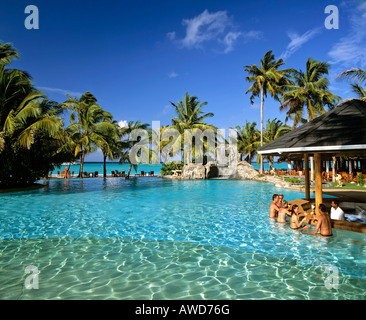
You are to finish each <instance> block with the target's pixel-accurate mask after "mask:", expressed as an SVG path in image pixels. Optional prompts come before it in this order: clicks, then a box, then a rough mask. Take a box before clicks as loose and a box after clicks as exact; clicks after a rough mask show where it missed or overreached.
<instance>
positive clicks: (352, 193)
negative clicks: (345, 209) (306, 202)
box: [323, 189, 366, 203]
mask: <svg viewBox="0 0 366 320" xmlns="http://www.w3.org/2000/svg"><path fill="white" fill-rule="evenodd" d="M323 194H327V195H329V196H335V197H339V198H341V199H342V200H344V201H347V200H348V201H352V202H363V203H366V191H361V190H360V191H357V190H339V189H338V190H337V189H327V190H324V189H323Z"/></svg>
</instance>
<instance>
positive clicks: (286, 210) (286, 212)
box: [269, 194, 333, 237]
mask: <svg viewBox="0 0 366 320" xmlns="http://www.w3.org/2000/svg"><path fill="white" fill-rule="evenodd" d="M283 197H284V196H283V194H274V195H273V196H272V200H273V202H272V203H271V206H270V209H269V217H270V218H272V219H277V222H278V223H287V222H288V221H287V220H286V217H287V216H288V217H290V219H289V220H290V221H289V222H290V228H291V229H295V230H309V229H310V226H309V225H308V224H306V223H305V219H306V217H304V218H303V219H302V220H301V221H300V219H299V210H300V208H299V206H298V205H296V204H294V205H292V206H291V208H290V206H289V204H288V202H287V201H286V200H284V199H283ZM318 209H319V213H320V215H319V216H318V217H317V218H315V220H316V225H315V228H314V231H312V232H306V233H307V234H312V235H321V236H323V237H330V236H332V235H333V234H332V225H331V219H330V216H329V214H328V213H327V212H326V206H325V205H324V204H320V205H319V207H318ZM318 231H320V233H318Z"/></svg>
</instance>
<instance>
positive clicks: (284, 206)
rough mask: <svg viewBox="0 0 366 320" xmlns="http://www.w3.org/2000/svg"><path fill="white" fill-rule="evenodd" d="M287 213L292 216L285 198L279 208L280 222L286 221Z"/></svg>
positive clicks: (278, 218) (278, 220) (278, 219)
mask: <svg viewBox="0 0 366 320" xmlns="http://www.w3.org/2000/svg"><path fill="white" fill-rule="evenodd" d="M286 215H288V216H291V212H290V211H289V210H288V202H287V201H286V200H283V201H282V203H281V207H280V208H279V210H278V217H277V222H278V223H286V222H287V221H286Z"/></svg>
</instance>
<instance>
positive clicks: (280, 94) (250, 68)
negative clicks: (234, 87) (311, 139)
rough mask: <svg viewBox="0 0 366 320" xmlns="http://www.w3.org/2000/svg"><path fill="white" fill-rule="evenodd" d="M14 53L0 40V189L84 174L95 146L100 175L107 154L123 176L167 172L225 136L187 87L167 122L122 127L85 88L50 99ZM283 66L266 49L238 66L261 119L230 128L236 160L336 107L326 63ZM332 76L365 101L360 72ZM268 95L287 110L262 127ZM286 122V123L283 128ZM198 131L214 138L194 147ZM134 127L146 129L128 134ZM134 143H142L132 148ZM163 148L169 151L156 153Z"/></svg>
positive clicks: (210, 153) (364, 75)
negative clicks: (142, 166) (149, 165)
mask: <svg viewBox="0 0 366 320" xmlns="http://www.w3.org/2000/svg"><path fill="white" fill-rule="evenodd" d="M17 58H19V53H18V52H17V51H16V50H15V49H14V48H13V47H12V45H11V44H9V43H4V44H2V43H1V42H0V162H1V164H2V166H1V169H0V188H10V187H18V186H26V185H30V184H32V183H34V182H35V181H37V180H39V179H40V178H42V177H47V175H48V173H49V172H50V171H53V170H54V169H55V167H60V166H61V164H62V163H65V162H66V163H70V162H74V161H80V170H79V177H80V178H82V177H83V166H84V162H85V157H86V156H87V155H88V154H90V153H92V152H95V151H96V150H97V149H100V150H101V151H102V154H103V162H104V166H103V175H104V177H106V162H107V159H109V160H111V161H115V160H119V163H120V164H125V163H128V164H129V170H128V173H127V178H128V177H129V176H130V174H131V169H132V168H134V169H135V170H136V171H137V165H138V163H139V161H140V160H141V159H142V158H145V159H143V160H144V161H146V160H148V161H150V162H151V161H153V162H154V163H160V161H163V162H164V165H163V168H162V171H161V173H162V174H171V173H172V170H179V169H182V167H183V165H184V164H188V163H195V162H197V161H201V160H202V159H203V161H205V162H207V161H208V159H210V157H214V156H215V154H214V153H215V148H216V147H217V145H218V143H219V140H224V141H225V137H222V136H220V131H219V130H218V129H217V128H216V127H215V126H214V125H213V124H212V123H210V122H209V120H210V118H212V117H213V116H214V114H213V113H212V112H207V111H206V110H204V108H206V106H207V105H208V102H207V101H204V102H201V101H200V100H199V98H198V97H197V96H194V95H190V94H189V93H188V92H187V93H186V94H185V95H184V96H183V99H182V100H179V101H177V102H171V101H169V102H170V105H171V107H172V108H173V110H174V116H173V117H172V119H171V124H167V125H161V127H160V128H159V130H153V129H152V128H150V126H149V125H148V124H146V123H142V122H141V121H139V120H137V121H129V122H128V124H127V126H125V127H120V126H119V125H118V123H117V121H116V120H115V119H113V115H112V114H111V113H110V112H107V111H106V110H104V109H103V107H102V106H100V105H99V103H98V100H97V98H96V97H95V96H94V95H93V94H92V93H91V92H89V91H87V92H85V93H84V94H83V95H81V97H70V96H67V100H65V101H64V102H62V103H58V102H56V101H50V100H49V99H48V98H47V97H46V95H45V94H44V93H42V92H41V91H40V90H37V88H35V87H34V86H33V83H32V78H31V76H30V75H29V74H28V73H27V72H25V71H22V70H18V69H13V68H11V63H12V61H13V60H14V59H17ZM283 65H285V62H284V61H283V60H282V59H275V56H274V54H273V53H272V50H269V51H267V52H266V53H265V55H264V57H263V59H261V60H260V64H259V65H258V66H257V65H255V64H251V65H245V66H244V71H245V72H246V74H247V76H246V78H245V79H246V81H248V82H249V83H250V86H249V88H248V89H247V91H246V93H250V94H251V95H250V99H249V100H250V103H252V104H253V103H254V99H255V98H257V97H259V98H260V110H261V111H260V113H261V116H260V119H261V122H260V128H259V130H258V129H257V123H256V122H248V121H247V120H245V119H244V120H245V123H244V120H243V122H242V125H237V126H235V127H234V128H232V129H234V130H235V131H236V133H237V147H238V152H239V153H240V154H241V157H242V158H241V159H242V160H246V161H248V162H250V163H251V162H252V161H253V158H254V157H256V156H257V151H258V148H259V147H260V146H262V145H264V144H266V143H269V142H271V141H274V140H275V139H277V138H278V137H280V136H282V135H283V134H285V133H287V132H289V131H290V130H291V129H294V128H295V127H297V126H299V125H301V124H302V123H305V122H308V121H310V120H312V119H314V118H316V117H317V116H319V115H321V114H323V113H324V112H326V111H327V110H326V109H325V107H327V109H328V110H330V109H332V108H334V107H335V106H336V104H337V102H338V101H339V100H340V97H338V96H336V95H334V94H333V93H332V92H331V91H330V89H329V80H328V78H327V77H328V75H329V64H327V63H325V62H321V61H317V60H315V59H313V58H308V60H307V62H306V69H305V71H302V70H295V69H291V68H287V69H282V68H281V67H282V66H283ZM338 78H339V79H347V80H350V81H352V83H351V88H352V90H353V92H354V93H355V94H356V96H357V97H358V98H360V99H365V98H366V87H365V83H366V71H365V70H362V69H360V68H354V69H350V70H346V71H344V72H342V73H341V74H340V75H339V76H338ZM268 95H269V96H271V97H272V98H273V99H274V100H275V101H278V103H279V110H280V111H285V112H286V120H285V123H283V122H282V121H281V120H279V119H277V118H275V119H272V120H271V119H268V120H267V123H266V126H264V121H263V119H264V115H263V109H264V101H265V99H266V98H267V96H268ZM66 117H67V118H68V119H67V120H68V121H66V120H65V118H66ZM290 119H291V120H292V122H293V123H292V128H291V127H290V126H288V125H287V121H288V120H290ZM169 129H173V130H169ZM198 129H199V130H200V131H201V132H204V131H205V130H207V129H210V130H208V131H212V132H214V140H212V141H209V139H208V138H207V137H206V138H204V139H203V144H202V145H201V144H198V141H197V136H195V130H198ZM136 130H143V131H142V132H145V133H147V134H146V135H141V136H138V137H136V136H133V133H136ZM172 132H173V133H174V134H172ZM156 138H157V139H156ZM154 139H156V140H157V141H159V142H158V144H157V145H156V144H155V145H154V144H152V143H151V141H154ZM187 139H188V141H187ZM185 140H186V141H185ZM136 143H137V144H139V143H140V144H141V145H142V146H144V147H142V148H140V149H138V151H136V148H135V147H136ZM186 144H191V146H192V148H190V149H189V150H184V146H185V145H186ZM146 146H148V147H146ZM202 146H203V147H202ZM212 146H213V148H211V147H212ZM164 149H165V150H168V152H166V153H164V152H161V153H160V152H159V153H158V152H157V151H162V150H164ZM158 156H159V157H158ZM175 157H178V158H180V159H182V160H183V161H182V163H175V162H174V161H171V160H172V159H174V158H175ZM266 158H267V160H268V162H269V164H270V167H271V168H273V162H274V159H273V157H262V156H261V157H258V156H257V161H260V163H261V167H260V168H261V171H262V172H263V159H266Z"/></svg>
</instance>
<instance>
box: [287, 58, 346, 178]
mask: <svg viewBox="0 0 366 320" xmlns="http://www.w3.org/2000/svg"><path fill="white" fill-rule="evenodd" d="M328 73H329V64H328V63H326V62H321V61H317V60H314V59H312V58H311V57H309V58H308V60H307V62H306V71H305V72H303V71H301V70H300V71H297V70H294V71H293V72H292V74H293V76H294V79H295V84H294V85H290V86H288V87H287V92H286V93H285V94H283V95H282V97H281V100H282V104H281V106H280V110H281V111H287V117H291V116H293V119H294V122H293V126H292V128H293V129H294V128H295V127H296V126H297V125H298V124H299V123H301V122H302V119H303V116H304V113H305V115H306V119H307V122H309V121H310V120H312V119H314V118H316V117H317V116H319V115H321V114H323V113H325V112H326V110H325V108H324V106H325V105H327V106H328V109H329V110H330V109H333V108H334V107H335V105H336V103H337V101H339V100H340V97H338V96H337V95H335V94H333V93H332V92H330V91H329V90H328V85H329V80H328V78H327V77H326V75H328ZM310 165H311V176H312V177H311V179H312V180H313V177H314V170H313V167H314V164H313V158H312V157H310Z"/></svg>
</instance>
